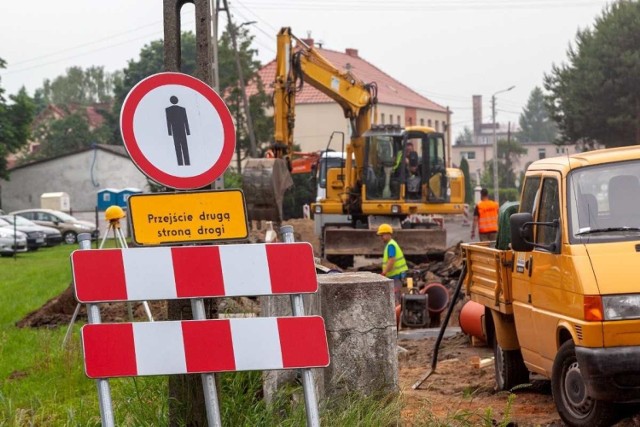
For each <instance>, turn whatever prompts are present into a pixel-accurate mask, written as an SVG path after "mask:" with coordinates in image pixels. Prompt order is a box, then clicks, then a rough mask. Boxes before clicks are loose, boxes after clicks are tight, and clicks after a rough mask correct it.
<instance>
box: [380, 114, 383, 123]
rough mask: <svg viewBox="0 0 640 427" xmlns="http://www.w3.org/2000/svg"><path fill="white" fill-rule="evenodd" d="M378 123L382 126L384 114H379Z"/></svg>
mask: <svg viewBox="0 0 640 427" xmlns="http://www.w3.org/2000/svg"><path fill="white" fill-rule="evenodd" d="M380 123H381V124H384V113H380Z"/></svg>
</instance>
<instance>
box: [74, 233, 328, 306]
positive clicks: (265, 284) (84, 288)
mask: <svg viewBox="0 0 640 427" xmlns="http://www.w3.org/2000/svg"><path fill="white" fill-rule="evenodd" d="M71 264H72V271H73V279H74V284H75V292H76V298H77V300H78V301H80V302H83V303H94V302H109V301H145V300H162V299H180V298H212V297H235V296H252V295H273V294H300V293H313V292H316V291H317V289H318V282H317V278H316V273H315V264H314V258H313V249H312V247H311V245H310V244H308V243H287V244H282V243H274V244H254V245H224V246H183V247H157V248H124V249H97V250H79V251H75V252H73V254H72V255H71Z"/></svg>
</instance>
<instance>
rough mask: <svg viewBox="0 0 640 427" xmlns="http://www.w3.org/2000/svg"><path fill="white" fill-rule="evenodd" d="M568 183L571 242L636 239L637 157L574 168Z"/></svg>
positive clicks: (639, 202)
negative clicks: (626, 160)
mask: <svg viewBox="0 0 640 427" xmlns="http://www.w3.org/2000/svg"><path fill="white" fill-rule="evenodd" d="M567 182H568V188H567V196H568V206H569V227H570V232H571V236H570V240H571V241H572V243H599V242H611V241H623V240H637V239H638V236H639V234H640V160H633V161H628V162H621V163H614V164H611V163H608V164H605V165H597V166H590V167H585V168H580V169H576V170H574V171H572V172H571V173H570V174H569V177H568V181H567Z"/></svg>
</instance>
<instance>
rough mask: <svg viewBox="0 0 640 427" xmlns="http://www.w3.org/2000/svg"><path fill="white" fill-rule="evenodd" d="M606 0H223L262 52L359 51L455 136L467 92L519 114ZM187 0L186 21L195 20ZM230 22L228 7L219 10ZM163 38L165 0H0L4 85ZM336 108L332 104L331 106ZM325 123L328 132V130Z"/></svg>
mask: <svg viewBox="0 0 640 427" xmlns="http://www.w3.org/2000/svg"><path fill="white" fill-rule="evenodd" d="M607 3H609V2H608V1H605V0H322V1H319V0H271V1H269V0H229V5H230V9H231V12H232V18H233V19H234V20H235V22H236V23H242V22H247V21H257V22H256V23H255V24H252V25H251V26H250V28H251V32H252V34H254V35H255V36H256V48H257V49H258V50H259V59H260V60H261V61H262V62H267V61H269V60H271V59H273V57H274V56H275V47H276V44H275V35H276V33H277V31H278V29H279V28H280V27H282V26H289V27H292V30H293V33H294V34H296V35H297V36H299V37H306V36H307V34H308V33H310V34H311V36H312V37H313V38H314V39H315V40H316V41H318V40H319V41H322V42H323V46H324V47H325V48H327V49H333V50H338V51H344V49H345V48H356V49H358V50H359V54H360V56H361V57H362V58H364V59H366V60H367V61H369V62H371V63H372V64H374V65H375V66H377V67H378V68H380V69H381V70H383V71H385V72H386V73H387V74H390V75H391V76H392V77H394V78H396V79H398V80H400V81H402V82H403V83H405V84H406V85H408V86H409V87H411V88H412V89H414V90H416V91H417V92H419V93H420V94H422V95H424V96H426V97H428V98H430V99H432V100H433V101H435V102H438V103H440V104H442V105H444V106H449V107H450V108H451V110H452V111H453V113H454V114H453V117H452V123H453V126H454V130H453V132H454V137H455V135H457V134H458V133H459V132H460V131H461V130H462V128H463V127H464V126H471V124H472V121H471V120H472V116H471V96H472V95H474V94H478V95H483V101H484V102H483V105H484V114H483V116H484V118H485V121H490V119H491V110H490V99H491V95H492V94H494V93H495V92H498V91H500V90H503V89H506V88H508V87H510V86H512V85H515V86H516V87H515V89H513V90H512V91H510V92H508V93H503V94H500V95H497V99H498V102H497V105H498V107H497V109H498V121H500V122H504V123H506V122H508V121H512V122H517V121H518V116H519V114H520V112H521V111H522V107H523V106H524V105H525V104H526V101H527V98H528V96H529V93H530V92H531V90H532V89H533V88H534V86H536V85H538V86H541V85H542V79H543V74H544V73H545V72H549V71H550V69H551V66H552V64H553V63H560V62H562V61H565V59H566V50H567V47H568V46H569V43H570V42H572V41H573V40H574V39H575V34H576V31H577V30H578V29H579V28H585V27H587V26H591V25H592V24H593V22H594V19H595V17H596V16H598V15H600V13H601V11H602V9H603V7H604V6H605V5H606V4H607ZM193 10H194V9H193V6H192V5H187V6H185V7H184V8H183V11H182V13H183V16H184V18H183V20H184V24H183V29H192V28H193V17H194V13H193ZM221 18H222V19H224V20H225V21H224V22H226V15H222V16H221ZM161 37H162V0H58V1H52V0H30V1H29V2H23V1H10V0H0V58H3V59H4V60H5V61H7V63H8V67H7V69H5V70H2V71H1V72H0V79H1V80H0V85H2V87H3V88H5V89H6V91H7V92H8V93H15V92H16V91H17V90H18V89H19V88H20V87H21V86H25V87H26V88H27V90H28V91H29V93H30V94H33V91H34V90H35V89H36V88H38V87H40V86H41V85H42V81H43V80H44V79H45V78H50V79H53V78H55V77H56V76H58V75H60V74H63V73H64V70H65V69H66V68H68V67H70V66H74V65H78V66H82V67H88V66H91V65H103V66H104V67H105V69H106V70H108V71H113V70H118V69H122V68H124V67H125V66H126V65H127V61H128V60H130V59H132V58H136V59H137V58H138V54H139V52H140V49H141V48H142V47H143V46H144V45H145V44H146V43H148V42H149V41H151V40H155V39H159V38H161ZM336 108H338V107H336ZM329 132H330V130H328V133H329Z"/></svg>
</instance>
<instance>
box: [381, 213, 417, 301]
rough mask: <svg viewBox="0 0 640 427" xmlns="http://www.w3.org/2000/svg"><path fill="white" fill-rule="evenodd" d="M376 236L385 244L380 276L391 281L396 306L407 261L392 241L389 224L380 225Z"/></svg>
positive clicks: (396, 244) (391, 231)
mask: <svg viewBox="0 0 640 427" xmlns="http://www.w3.org/2000/svg"><path fill="white" fill-rule="evenodd" d="M377 234H378V236H380V237H382V240H383V241H384V242H385V244H386V245H385V247H384V252H383V255H382V275H383V276H385V277H388V278H389V279H393V291H394V294H395V299H396V304H400V290H401V289H402V279H404V278H405V277H406V275H407V270H409V268H408V267H407V261H406V260H405V259H404V254H403V253H402V249H400V246H399V245H398V243H396V241H395V240H393V228H391V226H390V225H389V224H381V225H380V227H378V233H377Z"/></svg>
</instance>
